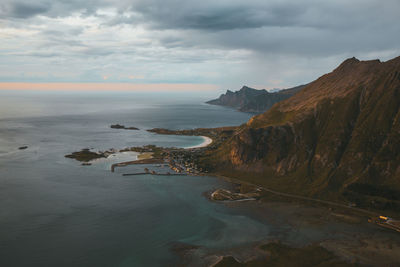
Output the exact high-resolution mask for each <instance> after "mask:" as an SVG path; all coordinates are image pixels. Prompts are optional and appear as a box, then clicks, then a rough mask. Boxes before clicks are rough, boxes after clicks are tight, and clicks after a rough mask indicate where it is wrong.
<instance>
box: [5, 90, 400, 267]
mask: <svg viewBox="0 0 400 267" xmlns="http://www.w3.org/2000/svg"><path fill="white" fill-rule="evenodd" d="M209 98H211V97H210V96H208V97H207V96H205V95H203V94H193V93H181V94H173V93H169V94H168V93H158V94H156V93H139V92H135V93H111V92H107V93H85V92H79V93H78V92H74V93H68V92H33V91H26V92H22V91H18V92H12V91H0V266H6V267H9V266H12V267H14V266H18V267H19V266H30V267H32V266H40V267H43V266H51V267H53V266H85V267H88V266H89V267H90V266H95V267H98V266H100V267H101V266H107V267H108V266H116V267H132V266H176V265H177V264H179V263H181V262H182V258H181V256H182V248H184V247H196V249H195V250H192V253H191V254H189V255H190V257H191V258H190V259H192V263H191V264H190V266H204V263H205V262H209V261H208V260H209V259H210V258H209V257H210V256H213V255H232V254H234V255H235V256H238V257H243V259H248V258H249V257H251V256H252V255H253V254H252V253H257V250H254V249H253V248H254V247H255V246H256V244H260V242H262V243H264V242H269V241H271V240H280V241H282V242H284V243H287V244H290V245H293V246H302V245H305V244H309V243H319V242H325V244H328V245H329V244H331V245H330V246H329V247H330V248H331V249H332V250H334V251H336V253H338V254H339V255H340V254H341V253H344V252H346V251H356V250H357V249H359V248H360V244H361V243H362V240H374V241H373V242H374V243H375V244H378V245H379V246H383V247H384V246H386V244H387V242H392V243H393V244H400V236H399V235H398V234H397V233H394V232H391V231H389V230H383V229H381V228H378V227H377V226H375V225H372V224H369V223H368V222H367V221H366V220H365V221H363V222H360V223H345V222H343V221H340V220H337V219H335V218H336V217H335V216H332V215H330V213H331V211H330V210H328V209H323V208H315V207H306V206H304V205H300V204H296V203H274V202H271V203H259V202H235V203H215V202H211V201H209V200H208V199H207V198H206V197H205V196H204V193H205V192H209V191H211V190H214V189H217V188H221V187H226V188H230V187H231V185H230V184H228V183H226V182H224V181H222V180H220V179H218V178H215V177H205V176H201V177H196V176H152V175H145V176H122V175H121V173H124V172H131V171H133V170H134V171H137V170H142V169H140V168H143V166H128V167H124V168H117V171H116V172H114V173H112V172H110V165H111V164H112V163H113V162H115V161H119V160H121V161H127V160H132V159H135V158H136V155H137V154H136V153H124V154H120V155H118V156H116V157H111V158H110V159H106V160H104V159H102V160H99V161H97V162H96V163H95V164H93V165H92V166H81V165H80V163H79V162H77V161H75V160H72V159H68V158H65V157H64V155H66V154H69V153H71V152H74V151H77V150H80V149H82V148H92V149H95V150H105V149H109V148H117V149H121V148H125V147H130V146H142V145H147V144H154V145H159V146H174V147H188V146H194V145H198V144H200V143H201V142H203V139H202V138H201V137H194V136H164V135H157V134H153V133H149V132H147V131H146V129H150V128H155V127H164V128H171V129H188V128H195V127H217V126H226V125H240V124H242V123H244V122H246V121H247V120H248V119H249V118H250V117H251V115H250V114H246V113H241V112H237V111H235V110H232V109H228V108H223V107H218V106H211V105H207V104H204V102H205V101H206V100H207V99H209ZM115 123H120V124H124V125H126V126H135V127H138V128H140V130H139V131H129V130H116V129H111V128H110V127H109V126H110V125H111V124H115ZM21 146H28V148H27V149H26V150H19V149H18V148H19V147H21ZM135 168H136V169H135ZM138 168H139V169H138ZM326 242H328V243H326ZM329 242H330V243H329ZM360 242H361V243H360ZM396 242H397V243H396ZM378 245H376V246H378ZM395 249H397V250H395ZM193 251H194V252H193ZM396 251H400V245H399V246H397V247H395V246H394V247H393V252H392V255H390V254H388V255H389V256H388V255H386V254H384V256H382V257H381V259H386V260H388V265H390V264H392V263H393V262H398V260H399V259H398V258H399V256H398V255H400V254H399V253H397V252H396ZM258 253H259V252H258ZM354 253H356V252H354ZM374 253H377V252H374ZM360 255H361V257H360V258H359V259H358V260H360V259H361V260H363V259H365V257H366V255H372V256H371V257H379V256H374V255H375V254H373V253H369V252H367V254H365V253H364V254H363V252H360ZM346 257H348V256H346ZM353 257H354V255H353V254H352V255H351V256H350V259H353ZM214 259H215V258H214ZM184 260H186V258H185V259H184ZM193 263H195V264H197V265H193ZM389 263H390V264H389Z"/></svg>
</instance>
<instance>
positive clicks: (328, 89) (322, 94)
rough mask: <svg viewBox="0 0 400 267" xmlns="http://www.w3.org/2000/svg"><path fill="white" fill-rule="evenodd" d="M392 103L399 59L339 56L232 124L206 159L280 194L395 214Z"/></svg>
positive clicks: (397, 143) (397, 161)
mask: <svg viewBox="0 0 400 267" xmlns="http://www.w3.org/2000/svg"><path fill="white" fill-rule="evenodd" d="M399 108H400V57H397V58H395V59H393V60H389V61H387V62H380V61H379V60H371V61H359V60H358V59H355V58H351V59H347V60H345V61H344V62H343V63H342V64H341V65H340V66H339V67H337V68H336V69H335V70H334V71H332V72H331V73H328V74H325V75H323V76H321V77H320V78H319V79H317V80H315V81H314V82H312V83H310V84H309V85H307V86H306V87H305V88H303V89H302V90H301V91H300V92H298V93H297V94H295V95H294V96H292V97H291V98H289V99H287V100H284V101H282V102H279V103H277V104H276V105H274V106H273V107H272V108H271V109H270V110H268V111H267V112H265V113H263V114H260V115H257V116H255V117H253V118H252V119H250V120H249V121H248V122H247V123H246V124H245V125H242V126H241V127H239V128H238V130H237V131H236V133H235V135H234V136H233V137H232V138H231V139H229V140H227V141H226V142H225V143H224V144H223V145H222V146H221V147H219V148H218V149H217V151H213V155H209V157H210V159H212V160H210V161H209V162H208V164H210V165H211V166H213V169H214V171H215V172H218V173H220V174H223V175H227V176H231V177H236V178H240V179H243V180H247V181H251V182H254V183H257V184H260V185H264V186H268V187H270V188H274V189H278V190H282V191H286V192H293V193H299V194H303V195H311V196H318V197H322V198H335V199H338V200H346V201H352V202H356V203H357V205H359V206H366V207H374V208H388V209H389V208H390V209H392V210H396V211H400V202H399V201H398V200H396V199H394V198H393V195H400V110H399ZM213 161H214V162H216V163H217V164H214V165H213ZM393 190H394V191H393ZM393 192H395V193H393ZM399 200H400V197H399Z"/></svg>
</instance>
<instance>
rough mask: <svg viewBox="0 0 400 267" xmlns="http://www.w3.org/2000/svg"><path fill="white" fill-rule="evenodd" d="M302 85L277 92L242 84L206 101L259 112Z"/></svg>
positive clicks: (286, 96) (287, 96)
mask: <svg viewBox="0 0 400 267" xmlns="http://www.w3.org/2000/svg"><path fill="white" fill-rule="evenodd" d="M303 87H304V85H300V86H297V87H293V88H290V89H286V90H281V91H278V92H273V93H269V92H268V91H267V90H265V89H263V90H257V89H253V88H250V87H247V86H243V87H242V88H241V89H240V90H239V91H236V92H232V91H230V90H227V91H226V93H225V94H222V95H221V96H220V97H219V98H217V99H214V100H210V101H208V102H206V103H208V104H212V105H220V106H227V107H232V108H236V109H238V110H240V111H243V112H253V113H261V112H264V111H266V110H268V109H269V108H271V107H272V106H273V105H274V104H275V103H277V102H279V101H282V100H284V99H287V98H289V97H291V96H292V95H294V94H295V93H297V92H298V91H300V90H301V89H302V88H303Z"/></svg>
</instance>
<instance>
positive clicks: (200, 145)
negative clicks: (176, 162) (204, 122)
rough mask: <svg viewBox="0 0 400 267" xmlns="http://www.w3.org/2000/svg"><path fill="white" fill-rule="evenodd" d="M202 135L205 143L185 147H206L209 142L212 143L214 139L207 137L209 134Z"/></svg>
mask: <svg viewBox="0 0 400 267" xmlns="http://www.w3.org/2000/svg"><path fill="white" fill-rule="evenodd" d="M201 137H202V138H203V139H204V141H203V143H201V144H199V145H196V146H189V147H185V149H192V148H200V147H206V146H208V145H209V144H211V143H212V141H213V140H212V139H211V138H210V137H207V136H201Z"/></svg>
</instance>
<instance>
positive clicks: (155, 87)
mask: <svg viewBox="0 0 400 267" xmlns="http://www.w3.org/2000/svg"><path fill="white" fill-rule="evenodd" d="M218 89H220V87H219V86H217V85H215V84H194V83H143V84H138V83H101V82H88V83H77V82H41V83H40V82H0V90H21V91H25V90H26V91H30V90H33V91H147V92H149V91H150V92H165V91H179V92H182V91H214V90H218Z"/></svg>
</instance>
